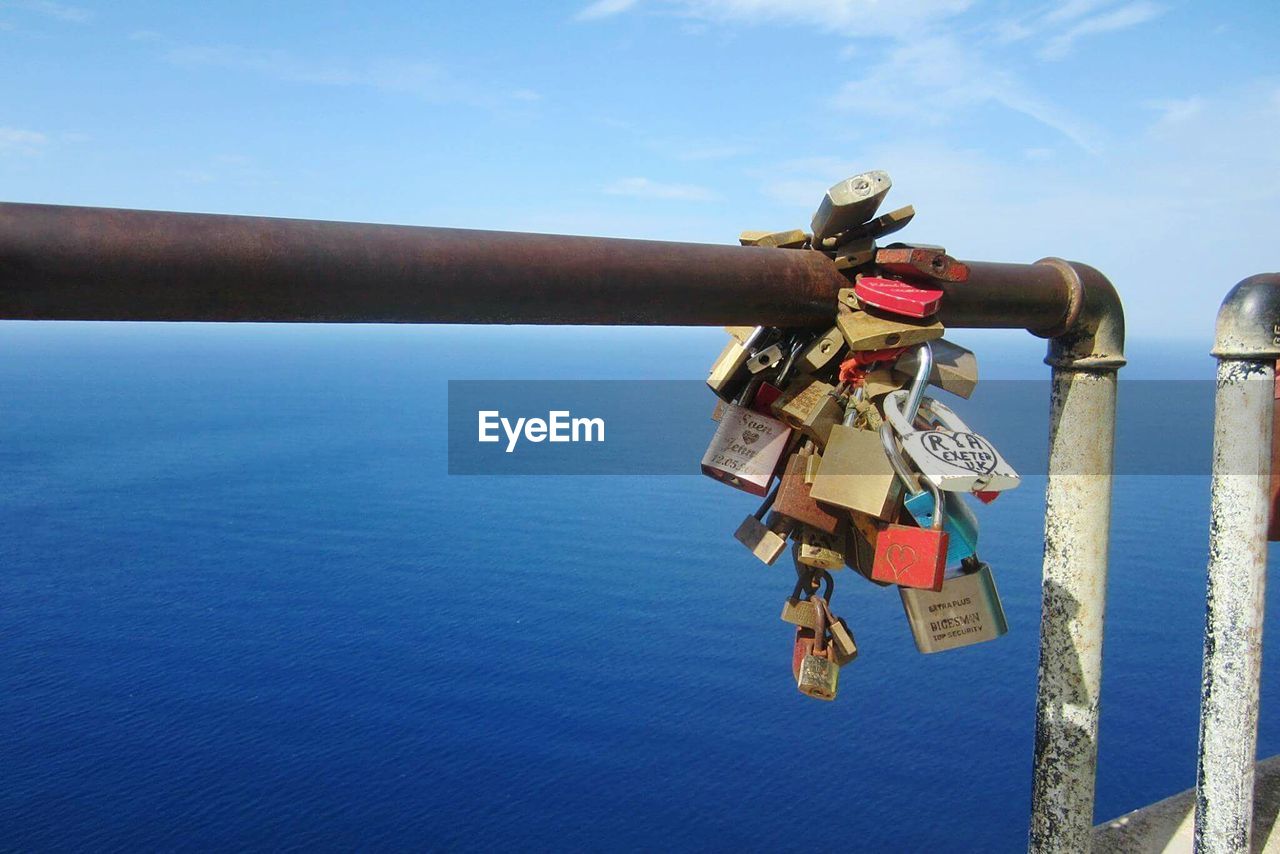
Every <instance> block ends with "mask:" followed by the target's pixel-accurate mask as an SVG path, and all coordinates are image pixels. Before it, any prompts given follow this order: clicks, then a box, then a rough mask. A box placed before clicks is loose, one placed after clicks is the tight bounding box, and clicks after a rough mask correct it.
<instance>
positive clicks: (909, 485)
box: [880, 424, 978, 566]
mask: <svg viewBox="0 0 1280 854" xmlns="http://www.w3.org/2000/svg"><path fill="white" fill-rule="evenodd" d="M880 443H881V444H882V445H883V446H884V452H885V455H886V456H888V457H889V464H890V465H892V466H893V470H894V471H895V472H897V474H898V477H899V479H901V480H902V482H903V484H904V485H905V487H906V496H905V499H904V500H903V502H902V504H903V506H904V507H905V508H906V510H907V512H908V513H910V514H911V517H912V518H913V519H915V520H916V524H918V525H919V526H920V527H921V528H931V527H933V523H934V512H933V508H934V500H935V498H934V490H936V487H934V488H933V489H924V488H921V486H920V479H919V477H918V476H917V474H916V473H915V472H914V471H912V470H911V467H910V466H908V465H907V461H906V460H905V459H903V457H902V452H901V451H899V450H898V442H897V440H896V439H895V438H894V435H893V428H892V427H890V426H889V425H888V424H883V425H881V427H880ZM930 486H932V484H930ZM942 509H943V511H944V513H943V518H944V519H945V522H944V525H943V529H944V530H945V531H946V532H947V539H948V544H947V556H946V557H947V561H946V562H947V565H948V566H954V565H955V564H958V563H959V562H960V561H961V560H963V559H964V558H967V557H968V556H969V555H971V554H973V553H974V551H975V550H976V549H977V547H978V519H977V517H975V516H974V515H973V511H972V510H970V509H969V505H967V504H965V503H964V498H963V497H962V496H961V495H960V494H959V493H957V492H947V493H943V494H942Z"/></svg>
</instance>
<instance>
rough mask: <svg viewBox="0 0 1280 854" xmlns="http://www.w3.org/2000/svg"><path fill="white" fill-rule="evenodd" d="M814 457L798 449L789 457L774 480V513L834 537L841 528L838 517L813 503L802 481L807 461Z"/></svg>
mask: <svg viewBox="0 0 1280 854" xmlns="http://www.w3.org/2000/svg"><path fill="white" fill-rule="evenodd" d="M814 456H815V454H814V453H813V452H812V451H807V450H806V449H805V448H803V447H802V448H801V449H800V450H798V451H796V452H795V453H794V454H792V455H791V456H790V457H789V458H788V459H787V462H786V465H785V466H784V467H783V470H782V476H781V477H780V478H778V497H777V498H776V499H775V500H774V502H773V509H774V512H776V513H778V514H780V515H782V516H786V517H787V518H789V519H794V520H795V521H797V522H800V523H802V524H805V525H808V526H809V527H811V528H816V529H817V530H819V531H825V532H827V533H828V534H834V533H835V532H836V531H837V530H838V529H839V528H840V524H841V517H839V516H837V515H836V514H834V513H832V512H831V511H830V510H828V509H827V508H825V507H823V506H822V505H821V504H819V503H818V502H817V501H814V500H813V496H812V495H811V494H810V483H809V482H808V481H806V480H805V472H806V471H808V469H809V461H810V460H811V459H813V458H814Z"/></svg>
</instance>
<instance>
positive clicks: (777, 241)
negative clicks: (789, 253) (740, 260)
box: [738, 228, 809, 249]
mask: <svg viewBox="0 0 1280 854" xmlns="http://www.w3.org/2000/svg"><path fill="white" fill-rule="evenodd" d="M738 242H739V243H741V244H742V245H743V246H766V247H772V248H776V249H799V248H801V247H802V246H804V245H805V244H806V243H808V242H809V235H808V234H807V233H806V232H805V231H804V230H803V229H799V228H793V229H790V230H789V231H744V232H742V234H740V235H738Z"/></svg>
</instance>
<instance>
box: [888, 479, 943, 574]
mask: <svg viewBox="0 0 1280 854" xmlns="http://www.w3.org/2000/svg"><path fill="white" fill-rule="evenodd" d="M926 486H927V487H928V489H929V491H930V492H932V493H933V500H934V502H935V506H939V507H941V508H942V509H941V512H938V513H935V514H934V517H933V524H932V525H931V526H930V527H928V528H919V527H916V526H913V525H899V524H895V523H890V524H888V525H886V526H885V527H884V529H883V530H882V531H880V535H879V536H878V537H877V538H876V557H875V562H874V563H873V564H872V565H871V579H872V580H873V581H888V582H892V583H893V584H897V585H898V586H899V587H918V588H921V589H924V590H941V589H942V576H943V573H945V572H946V569H947V546H948V541H949V540H950V537H949V536H948V534H947V532H946V531H945V530H944V529H943V522H944V521H945V520H946V515H947V514H946V505H945V504H943V503H942V493H941V492H940V491H939V490H938V487H937V486H935V485H934V484H932V483H928V482H926Z"/></svg>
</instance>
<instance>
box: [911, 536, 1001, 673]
mask: <svg viewBox="0 0 1280 854" xmlns="http://www.w3.org/2000/svg"><path fill="white" fill-rule="evenodd" d="M898 593H899V594H900V595H901V596H902V608H903V610H904V611H905V612H906V614H907V623H908V624H909V625H910V626H911V634H912V637H914V638H915V642H916V649H918V650H919V651H920V652H923V653H931V652H944V651H946V650H949V649H956V648H957V647H962V646H971V645H973V644H976V643H982V642H983V641H989V640H994V639H995V638H998V637H1000V636H1001V635H1003V634H1005V633H1006V632H1008V631H1009V624H1008V622H1007V621H1006V620H1005V616H1004V607H1003V606H1002V605H1001V604H1000V594H999V593H998V592H997V591H996V581H995V577H994V576H993V575H992V573H991V567H990V566H988V565H987V564H986V563H984V562H982V561H981V560H979V559H978V558H977V556H976V555H975V556H972V557H967V558H965V559H964V561H963V562H962V563H961V568H960V570H959V571H958V572H951V573H948V574H947V576H946V578H945V579H943V582H942V589H941V590H938V591H936V592H935V591H932V590H915V589H910V588H906V587H901V588H899V589H898Z"/></svg>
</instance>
